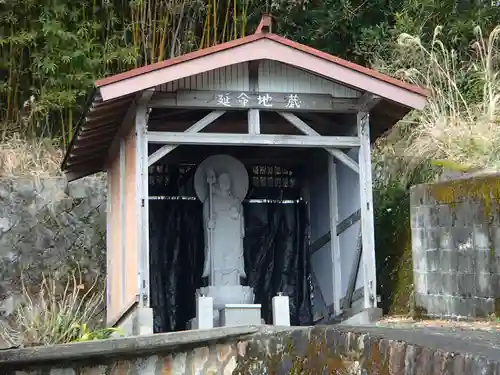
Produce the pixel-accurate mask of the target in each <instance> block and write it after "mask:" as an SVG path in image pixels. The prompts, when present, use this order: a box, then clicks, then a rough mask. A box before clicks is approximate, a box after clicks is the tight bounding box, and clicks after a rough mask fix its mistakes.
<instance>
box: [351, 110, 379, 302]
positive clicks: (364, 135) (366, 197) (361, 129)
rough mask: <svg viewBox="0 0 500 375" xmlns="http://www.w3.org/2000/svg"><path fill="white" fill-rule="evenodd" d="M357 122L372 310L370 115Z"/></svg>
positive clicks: (366, 272)
mask: <svg viewBox="0 0 500 375" xmlns="http://www.w3.org/2000/svg"><path fill="white" fill-rule="evenodd" d="M356 122H357V129H358V136H359V137H360V142H361V145H360V148H359V192H360V204H361V207H360V208H361V233H362V234H361V238H362V242H363V246H362V247H363V283H364V305H365V308H370V307H377V298H376V296H377V275H376V261H375V236H374V232H375V225H374V219H373V192H372V164H371V150H370V115H369V114H368V113H366V112H360V113H358V114H357V116H356Z"/></svg>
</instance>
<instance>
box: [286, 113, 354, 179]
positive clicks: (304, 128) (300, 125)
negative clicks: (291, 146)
mask: <svg viewBox="0 0 500 375" xmlns="http://www.w3.org/2000/svg"><path fill="white" fill-rule="evenodd" d="M278 114H279V115H280V116H281V117H283V118H284V119H285V120H287V121H288V122H289V123H290V124H292V125H293V126H295V127H296V128H297V129H299V130H300V131H301V132H302V133H304V134H307V135H310V136H320V134H319V133H318V132H317V131H316V130H314V129H313V128H311V127H310V126H309V125H307V124H306V123H305V122H304V121H302V120H301V119H300V118H298V117H297V116H296V115H294V114H293V113H290V112H278ZM325 150H326V151H327V152H328V153H329V154H330V155H332V156H334V157H335V158H337V159H338V160H339V161H341V162H342V163H344V164H345V165H347V166H348V167H349V168H351V169H352V170H353V171H354V172H356V173H358V174H359V166H358V163H356V162H355V161H354V160H352V159H351V158H350V157H349V156H347V155H346V154H345V153H343V152H342V151H340V150H338V149H336V148H325Z"/></svg>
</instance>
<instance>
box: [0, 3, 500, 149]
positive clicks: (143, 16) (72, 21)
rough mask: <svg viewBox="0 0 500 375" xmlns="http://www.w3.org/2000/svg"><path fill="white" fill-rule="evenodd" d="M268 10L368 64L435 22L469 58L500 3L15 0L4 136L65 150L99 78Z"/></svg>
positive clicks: (291, 33)
mask: <svg viewBox="0 0 500 375" xmlns="http://www.w3.org/2000/svg"><path fill="white" fill-rule="evenodd" d="M264 12H272V14H273V17H274V28H273V31H275V32H278V33H281V34H284V35H286V36H288V37H290V38H292V39H294V40H297V41H299V42H302V43H305V44H309V45H312V46H314V47H316V48H319V49H321V50H324V51H327V52H330V53H334V54H336V55H338V56H340V57H344V58H347V59H351V60H355V61H357V62H360V63H364V64H369V63H373V62H377V61H379V60H380V59H383V60H384V61H387V60H388V59H391V58H392V55H391V51H392V49H393V46H394V42H395V40H396V38H397V36H398V35H399V34H401V33H402V32H405V33H409V34H412V35H414V34H415V35H419V36H421V38H422V40H429V38H430V37H431V36H432V33H433V30H434V28H435V26H437V25H443V27H444V30H446V34H445V35H444V36H443V38H444V39H445V42H447V43H448V42H449V43H451V44H452V46H453V47H454V48H455V49H456V50H457V51H460V52H461V58H462V55H463V56H467V55H468V53H469V45H468V43H469V40H471V36H472V30H473V27H474V26H476V25H479V26H481V27H482V29H483V30H485V31H486V32H489V31H490V30H491V29H492V27H493V26H494V25H495V24H496V23H498V21H499V19H500V7H497V6H494V5H493V4H492V3H491V2H472V1H467V0H461V1H458V2H457V1H451V0H444V1H437V0H424V1H418V2H417V1H412V0H396V1H391V2H388V1H387V0H342V1H340V2H339V1H337V0H335V1H334V0H326V1H322V2H318V1H310V0H284V1H277V0H269V1H266V2H260V1H255V0H234V1H233V0H231V1H227V2H226V1H216V0H146V1H139V0H134V1H121V0H93V1H89V0H74V1H70V2H68V1H63V0H19V1H13V0H7V1H3V2H2V6H1V7H0V124H2V137H5V136H8V135H10V134H11V133H12V132H14V131H17V132H19V133H20V134H22V135H25V136H34V135H42V136H48V137H56V138H60V139H61V140H62V145H63V146H64V145H66V144H67V142H68V140H69V139H70V138H71V136H72V132H73V128H74V126H75V124H76V122H77V120H78V118H79V117H80V115H81V111H82V105H83V103H84V99H85V96H86V93H87V92H88V90H89V88H91V87H92V85H93V82H94V81H95V80H96V79H98V78H101V77H103V76H106V75H109V74H114V73H118V72H121V71H124V70H127V69H129V68H131V67H135V66H140V65H145V64H149V63H154V62H157V61H161V60H163V59H167V58H170V57H173V56H176V55H179V54H181V53H185V52H189V51H192V50H195V49H198V48H201V47H207V46H210V45H214V44H217V43H221V42H224V41H228V40H231V39H235V38H238V37H240V36H243V35H246V34H248V33H251V32H253V30H254V29H255V26H256V25H257V23H258V22H259V19H260V15H261V14H262V13H264ZM472 92H473V90H471V93H472ZM476 94H478V93H476ZM473 95H474V94H473Z"/></svg>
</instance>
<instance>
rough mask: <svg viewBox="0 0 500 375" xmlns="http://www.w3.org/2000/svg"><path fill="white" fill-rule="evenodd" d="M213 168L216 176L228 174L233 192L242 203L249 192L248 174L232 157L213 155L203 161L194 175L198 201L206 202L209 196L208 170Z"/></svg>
mask: <svg viewBox="0 0 500 375" xmlns="http://www.w3.org/2000/svg"><path fill="white" fill-rule="evenodd" d="M209 167H211V168H212V169H213V170H214V172H215V174H216V176H219V175H220V174H221V173H227V174H229V176H230V177H231V192H232V193H233V196H234V197H235V198H237V199H238V200H239V201H240V202H241V201H243V199H245V197H246V195H247V192H248V173H247V170H246V168H245V166H244V165H243V163H241V162H240V161H239V160H238V159H235V158H233V157H232V156H230V155H212V156H209V157H208V158H206V159H205V160H203V161H202V162H201V163H200V165H199V166H198V168H197V169H196V172H195V174H194V190H195V191H196V195H197V196H198V199H199V200H200V201H202V202H204V201H205V199H206V198H207V195H208V184H207V168H209Z"/></svg>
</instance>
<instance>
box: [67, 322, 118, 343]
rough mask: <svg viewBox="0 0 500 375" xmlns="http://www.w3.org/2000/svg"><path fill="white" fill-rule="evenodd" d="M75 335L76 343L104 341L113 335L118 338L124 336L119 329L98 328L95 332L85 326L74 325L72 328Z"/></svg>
mask: <svg viewBox="0 0 500 375" xmlns="http://www.w3.org/2000/svg"><path fill="white" fill-rule="evenodd" d="M73 328H75V330H76V331H77V332H78V333H77V338H76V339H75V340H74V341H76V342H85V341H94V340H105V339H109V338H110V337H111V335H112V334H113V333H117V334H119V335H120V336H123V335H124V332H123V330H122V329H121V328H100V329H96V330H91V329H89V327H88V325H87V324H76V325H74V326H73Z"/></svg>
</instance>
